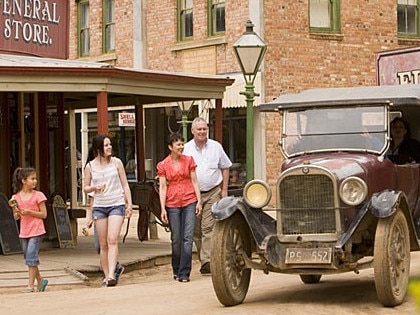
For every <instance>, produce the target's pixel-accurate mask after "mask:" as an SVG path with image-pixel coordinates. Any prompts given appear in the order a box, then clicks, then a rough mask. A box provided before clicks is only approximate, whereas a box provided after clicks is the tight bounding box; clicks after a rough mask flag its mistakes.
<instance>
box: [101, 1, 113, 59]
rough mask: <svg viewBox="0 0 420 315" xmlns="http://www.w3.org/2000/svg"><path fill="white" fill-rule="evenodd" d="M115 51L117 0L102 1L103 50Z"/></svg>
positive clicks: (104, 51)
mask: <svg viewBox="0 0 420 315" xmlns="http://www.w3.org/2000/svg"><path fill="white" fill-rule="evenodd" d="M114 51H115V0H103V2H102V52H103V53H109V52H114Z"/></svg>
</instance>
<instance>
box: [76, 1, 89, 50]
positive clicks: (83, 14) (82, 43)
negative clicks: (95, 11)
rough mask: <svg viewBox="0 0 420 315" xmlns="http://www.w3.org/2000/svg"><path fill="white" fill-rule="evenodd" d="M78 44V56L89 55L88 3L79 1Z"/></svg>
mask: <svg viewBox="0 0 420 315" xmlns="http://www.w3.org/2000/svg"><path fill="white" fill-rule="evenodd" d="M78 37H79V38H78V43H79V45H78V46H79V56H86V55H89V52H90V35H89V1H83V0H81V1H79V4H78Z"/></svg>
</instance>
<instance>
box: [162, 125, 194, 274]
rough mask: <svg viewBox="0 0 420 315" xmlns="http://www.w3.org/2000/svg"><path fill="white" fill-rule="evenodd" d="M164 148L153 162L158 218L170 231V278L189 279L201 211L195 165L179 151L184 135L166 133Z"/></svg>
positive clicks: (182, 149) (181, 148)
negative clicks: (164, 152)
mask: <svg viewBox="0 0 420 315" xmlns="http://www.w3.org/2000/svg"><path fill="white" fill-rule="evenodd" d="M168 148H169V150H170V154H169V155H168V156H167V157H166V158H165V159H164V160H162V161H161V162H159V163H158V165H157V173H158V176H159V198H160V205H161V210H162V214H161V219H162V222H164V223H169V227H170V230H171V242H172V270H173V274H174V279H175V280H178V281H180V282H189V281H190V273H191V261H192V245H193V236H194V227H195V217H196V215H199V214H200V213H201V210H202V209H201V196H200V188H199V186H198V182H197V176H196V173H195V169H196V167H197V165H196V164H195V162H194V159H193V158H192V157H190V156H186V155H183V154H182V152H183V151H184V138H183V136H182V135H181V134H180V133H172V134H170V135H169V137H168Z"/></svg>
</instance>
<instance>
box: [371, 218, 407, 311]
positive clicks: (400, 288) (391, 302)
mask: <svg viewBox="0 0 420 315" xmlns="http://www.w3.org/2000/svg"><path fill="white" fill-rule="evenodd" d="M374 273H375V287H376V294H377V296H378V299H379V301H380V302H381V303H382V304H383V305H384V306H396V305H400V304H401V303H402V302H403V301H404V298H405V295H406V293H407V285H408V278H409V273H410V236H409V231H408V225H407V220H406V218H405V216H404V214H403V213H402V211H397V212H396V213H395V214H393V215H392V216H390V217H388V218H381V219H379V221H378V225H377V227H376V234H375V248H374Z"/></svg>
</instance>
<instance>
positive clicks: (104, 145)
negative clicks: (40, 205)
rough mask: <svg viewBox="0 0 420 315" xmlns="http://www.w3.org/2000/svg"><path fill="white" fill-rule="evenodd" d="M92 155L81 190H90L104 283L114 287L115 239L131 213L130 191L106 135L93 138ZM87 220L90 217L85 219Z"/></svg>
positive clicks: (116, 240) (122, 166) (86, 191)
mask: <svg viewBox="0 0 420 315" xmlns="http://www.w3.org/2000/svg"><path fill="white" fill-rule="evenodd" d="M91 149H92V150H93V152H94V155H95V158H94V159H93V160H91V161H89V162H88V163H87V165H86V168H85V178H84V180H83V191H84V192H85V193H88V194H92V193H93V197H94V198H93V205H92V219H93V220H94V221H95V226H96V232H97V233H98V239H99V245H100V257H101V265H102V269H103V271H104V282H103V285H104V286H105V285H106V286H115V285H116V284H117V280H116V279H115V276H114V274H115V265H116V263H117V261H118V238H119V235H120V231H121V227H122V224H123V221H124V216H125V217H127V218H129V217H131V214H132V212H133V208H132V201H131V192H130V187H129V185H128V181H127V176H126V174H125V169H124V165H123V163H122V162H121V160H120V159H119V158H117V157H113V156H112V144H111V140H110V138H109V137H108V136H106V135H101V134H99V135H96V136H95V137H94V138H93V139H92V148H91ZM88 219H90V218H88Z"/></svg>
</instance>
